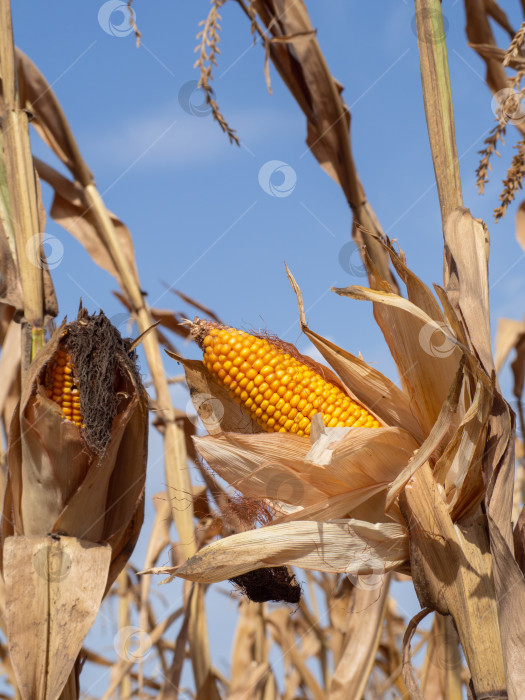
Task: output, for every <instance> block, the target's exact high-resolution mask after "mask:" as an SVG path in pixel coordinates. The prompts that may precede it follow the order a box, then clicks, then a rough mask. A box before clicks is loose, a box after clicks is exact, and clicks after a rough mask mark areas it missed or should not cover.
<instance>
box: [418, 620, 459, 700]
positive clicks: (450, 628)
mask: <svg viewBox="0 0 525 700" xmlns="http://www.w3.org/2000/svg"><path fill="white" fill-rule="evenodd" d="M461 666H462V665H461V656H460V650H459V639H458V634H457V632H456V630H455V628H454V622H453V620H452V618H450V617H444V616H443V615H440V614H439V613H435V615H434V622H433V624H432V630H431V632H430V638H429V641H428V644H427V652H426V655H425V661H424V664H423V669H422V680H421V690H422V691H423V694H424V696H425V697H431V698H433V699H435V700H462V697H463V694H462V682H461V670H462V668H461Z"/></svg>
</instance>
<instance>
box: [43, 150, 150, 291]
mask: <svg viewBox="0 0 525 700" xmlns="http://www.w3.org/2000/svg"><path fill="white" fill-rule="evenodd" d="M34 162H35V167H36V169H37V172H38V174H39V176H40V177H41V178H42V180H44V181H45V182H47V183H48V184H49V185H51V187H52V188H53V190H54V191H55V196H54V199H53V204H52V206H51V211H50V215H51V217H52V218H53V219H54V220H55V221H56V222H57V223H58V224H60V225H61V226H63V227H64V228H65V229H66V230H67V231H69V233H71V234H72V235H73V236H74V238H76V239H77V240H78V241H79V243H81V244H82V245H83V246H84V248H85V249H86V250H87V252H88V253H89V255H90V256H91V258H92V259H93V261H94V262H95V263H96V264H97V265H99V266H100V267H101V268H102V269H103V270H106V272H109V273H110V274H111V275H113V277H115V279H116V280H117V282H118V283H119V285H120V286H121V288H123V289H125V287H124V283H123V280H122V277H121V274H120V272H119V270H118V268H117V267H116V266H115V263H114V261H113V260H112V258H111V255H110V253H109V250H108V247H107V245H106V243H105V241H103V240H102V238H101V236H100V227H99V226H98V222H97V221H96V219H95V211H94V210H93V209H92V208H91V207H90V205H89V204H88V201H87V199H86V195H85V190H84V189H83V187H82V186H81V185H79V184H77V183H76V182H72V181H70V180H68V179H67V178H65V177H64V176H63V175H61V174H60V173H59V172H58V171H57V170H55V169H54V168H52V167H51V166H50V165H47V164H46V163H44V162H43V161H41V160H39V159H38V158H35V159H34ZM108 216H109V217H110V219H111V222H112V224H113V226H114V228H115V235H116V237H117V240H118V243H119V246H120V249H121V250H122V252H123V255H124V257H125V258H126V261H127V263H128V266H129V269H130V270H131V271H132V274H133V276H134V278H135V281H136V282H137V284H138V273H137V269H136V265H135V253H134V250H133V241H132V238H131V234H130V232H129V229H128V228H127V226H125V224H123V223H122V221H120V219H118V218H117V217H116V216H115V215H114V214H112V213H111V212H108Z"/></svg>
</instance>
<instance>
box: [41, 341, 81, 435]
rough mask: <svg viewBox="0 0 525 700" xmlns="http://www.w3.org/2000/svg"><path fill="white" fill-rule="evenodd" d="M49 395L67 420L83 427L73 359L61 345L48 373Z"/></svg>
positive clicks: (47, 387)
mask: <svg viewBox="0 0 525 700" xmlns="http://www.w3.org/2000/svg"><path fill="white" fill-rule="evenodd" d="M46 389H47V395H48V396H49V398H50V399H52V400H53V401H54V402H55V403H56V404H58V405H59V406H60V409H61V410H62V413H63V414H64V416H65V417H66V418H67V420H70V421H73V423H75V424H76V425H77V426H78V427H79V428H80V427H81V426H82V411H81V407H80V393H79V390H78V383H77V379H76V377H75V372H74V369H73V366H72V364H71V357H70V356H69V354H68V353H67V351H66V349H65V348H64V347H62V346H61V345H59V346H58V349H57V351H56V353H55V355H54V357H53V358H52V360H51V362H50V363H49V365H48V369H47V372H46Z"/></svg>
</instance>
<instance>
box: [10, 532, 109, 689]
mask: <svg viewBox="0 0 525 700" xmlns="http://www.w3.org/2000/svg"><path fill="white" fill-rule="evenodd" d="M110 560H111V548H110V547H109V545H107V544H94V543H93V542H87V541H85V540H81V539H77V538H74V537H73V538H70V537H63V536H60V537H25V536H15V537H8V538H7V540H6V541H5V543H4V553H3V574H4V579H5V588H6V623H7V640H8V644H9V653H10V657H11V662H12V664H13V668H14V671H15V674H16V679H17V683H18V686H19V690H20V693H21V695H22V697H23V698H24V700H26V699H27V700H56V698H58V697H59V696H60V693H61V692H62V689H63V688H64V686H65V684H66V682H67V680H68V677H69V675H70V673H71V670H72V668H73V665H74V663H75V660H76V658H77V656H78V654H79V652H80V649H81V647H82V643H83V641H84V638H85V636H86V634H87V633H88V631H89V629H90V627H91V625H92V624H93V622H94V621H95V618H96V616H97V613H98V609H99V606H100V603H101V601H102V598H103V596H104V591H105V587H106V577H107V570H108V568H109V564H110ZM88 572H89V575H86V574H87V573H88ZM28 660H29V663H28Z"/></svg>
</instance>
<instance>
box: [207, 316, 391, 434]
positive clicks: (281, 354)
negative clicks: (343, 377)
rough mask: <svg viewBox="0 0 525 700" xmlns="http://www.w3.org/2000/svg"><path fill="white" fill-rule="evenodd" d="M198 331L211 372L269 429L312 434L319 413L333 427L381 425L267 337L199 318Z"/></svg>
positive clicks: (259, 422) (376, 426) (336, 387)
mask: <svg viewBox="0 0 525 700" xmlns="http://www.w3.org/2000/svg"><path fill="white" fill-rule="evenodd" d="M194 335H195V337H196V340H197V341H198V342H199V343H200V345H201V347H202V348H203V350H204V359H203V362H204V365H205V366H206V368H207V369H208V371H209V372H210V373H211V375H212V376H213V377H214V378H215V379H216V380H217V381H218V382H219V383H220V384H221V385H222V386H224V387H226V389H227V390H228V391H229V393H230V396H231V397H232V398H233V399H234V400H235V401H236V402H237V403H238V404H240V405H241V406H243V407H244V408H245V409H246V410H248V411H250V412H251V414H252V418H253V419H254V420H256V421H257V423H258V424H259V425H260V426H261V427H262V428H263V429H264V430H266V431H267V432H281V433H284V432H290V433H295V434H297V435H309V434H310V426H311V421H312V418H313V417H314V415H315V414H316V413H321V414H322V416H323V421H324V423H325V425H326V426H327V427H330V428H332V427H356V428H357V427H365V428H379V422H378V421H377V420H376V418H375V417H374V416H372V415H371V414H370V413H368V411H367V410H366V409H365V408H363V407H362V406H360V405H359V404H358V403H356V402H355V401H353V399H351V398H350V397H349V396H348V395H347V394H346V393H345V392H344V391H342V390H341V389H340V388H339V387H338V386H335V385H334V384H333V383H331V382H329V381H326V380H325V379H323V377H322V376H321V375H320V374H318V373H317V372H316V371H315V370H314V369H312V368H311V367H309V366H308V365H306V364H304V363H303V362H301V361H300V360H299V359H297V358H296V357H293V356H292V355H291V354H290V353H287V352H285V351H283V350H282V349H281V348H279V347H278V346H276V345H274V344H272V343H271V342H270V341H268V340H266V339H265V338H259V337H256V336H254V335H250V334H249V333H245V332H244V331H240V330H236V329H235V328H220V327H214V326H213V325H212V324H206V323H205V322H203V321H199V320H196V322H195V323H194Z"/></svg>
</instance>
